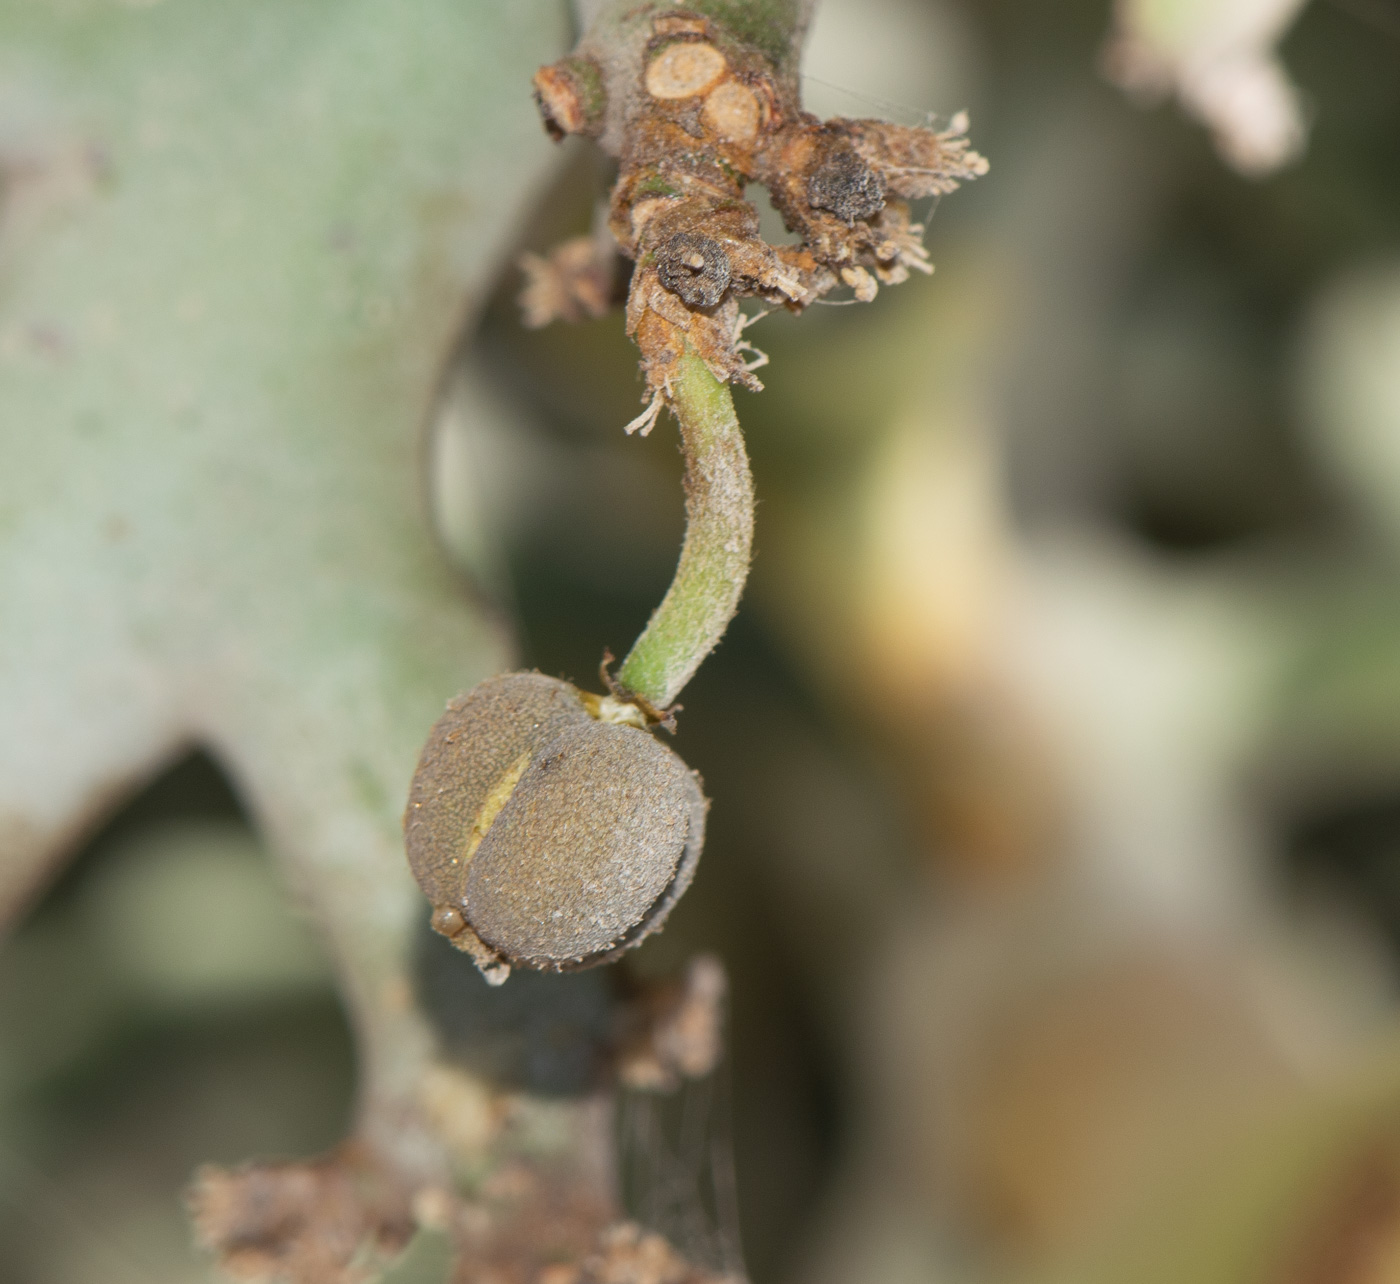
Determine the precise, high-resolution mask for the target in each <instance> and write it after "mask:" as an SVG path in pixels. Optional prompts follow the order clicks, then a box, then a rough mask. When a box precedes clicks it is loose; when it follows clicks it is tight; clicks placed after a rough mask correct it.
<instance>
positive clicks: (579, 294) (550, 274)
mask: <svg viewBox="0 0 1400 1284" xmlns="http://www.w3.org/2000/svg"><path fill="white" fill-rule="evenodd" d="M616 258H617V251H616V249H615V248H614V246H613V245H612V242H611V239H610V238H609V239H607V240H604V239H602V238H600V237H596V236H576V237H574V238H572V239H571V240H568V241H565V242H563V243H562V244H560V245H556V246H555V247H554V248H553V249H552V250H550V252H549V253H548V254H547V255H539V254H523V255H521V257H520V270H521V271H522V272H523V273H524V274H525V285H524V287H523V288H522V289H521V291H520V311H521V315H522V318H523V320H524V322H525V324H526V325H527V326H529V327H530V328H531V329H532V330H533V329H538V328H539V327H540V326H544V325H548V324H549V323H550V322H551V321H582V320H584V319H585V318H587V317H601V316H605V315H606V314H607V311H608V309H609V308H611V307H612V303H613V276H614V268H615V260H616Z"/></svg>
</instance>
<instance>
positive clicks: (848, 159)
mask: <svg viewBox="0 0 1400 1284" xmlns="http://www.w3.org/2000/svg"><path fill="white" fill-rule="evenodd" d="M807 203H808V204H809V205H811V206H812V207H813V208H814V209H819V210H828V211H830V212H831V213H832V214H835V215H836V217H837V218H839V219H840V220H841V221H842V222H843V223H844V224H845V225H846V226H847V227H853V226H854V225H855V221H856V219H858V218H870V217H871V215H873V214H878V213H879V212H880V211H881V210H882V209H884V208H885V180H884V178H883V177H882V176H881V175H880V174H879V173H877V172H876V171H875V170H873V169H871V168H870V166H869V165H867V164H866V163H865V162H864V161H863V160H861V158H860V157H859V156H857V155H856V153H855V152H853V151H851V150H849V149H848V148H845V147H843V148H840V149H839V150H837V151H833V152H832V153H831V154H830V155H829V156H828V157H827V158H826V160H824V161H823V162H822V163H821V164H820V165H819V166H818V167H817V168H816V169H815V170H814V171H813V172H812V176H811V178H809V179H808V180H807Z"/></svg>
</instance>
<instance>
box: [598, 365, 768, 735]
mask: <svg viewBox="0 0 1400 1284" xmlns="http://www.w3.org/2000/svg"><path fill="white" fill-rule="evenodd" d="M671 394H672V396H671V409H672V412H673V413H674V414H675V416H676V421H677V423H678V424H679V425H680V430H681V451H682V453H683V454H684V456H685V513H686V528H685V542H684V544H683V545H682V546H681V556H680V561H679V563H678V564H677V566H676V577H675V579H674V580H672V581H671V587H670V588H669V589H668V590H667V592H666V596H665V597H664V598H663V599H662V601H661V605H660V606H658V607H657V608H656V610H655V611H653V612H652V616H651V619H650V620H649V621H648V622H647V626H646V628H645V629H643V630H642V635H641V636H640V637H639V638H638V639H637V641H636V642H635V643H634V644H633V646H632V650H631V651H630V652H629V653H628V656H627V658H626V659H625V660H624V661H623V662H622V667H621V668H620V669H619V670H618V673H617V680H618V682H619V683H620V684H621V685H622V686H623V687H624V688H625V689H626V690H627V691H629V692H631V693H632V694H634V695H638V696H640V697H642V699H643V700H645V701H647V702H648V703H649V704H651V705H652V706H653V707H654V708H655V709H657V710H665V709H666V708H667V707H668V706H669V705H671V704H672V703H673V702H674V701H675V699H676V697H677V696H678V695H679V694H680V693H681V689H682V688H683V687H684V686H685V684H686V683H687V682H689V681H690V679H691V677H692V675H693V674H694V673H695V670H696V669H697V668H699V666H700V661H701V660H703V659H704V658H705V657H706V656H707V655H709V653H710V652H711V651H712V650H714V648H715V644H716V643H717V642H718V641H719V640H720V638H721V637H722V636H723V634H724V630H725V628H726V627H727V626H728V624H729V621H730V620H731V619H733V618H734V612H735V610H736V609H737V608H738V605H739V597H740V595H741V594H742V593H743V591H744V581H745V579H747V578H748V574H749V556H750V551H751V549H752V546H753V477H752V476H751V474H750V473H749V458H748V455H747V454H746V453H745V451H744V438H743V434H742V433H741V432H740V431H739V419H738V416H737V415H735V413H734V398H733V396H732V395H731V394H730V391H729V387H728V385H727V384H723V383H721V382H720V381H719V380H718V379H716V378H715V377H714V375H712V374H711V373H710V369H709V367H708V366H707V365H706V364H705V363H704V362H703V361H702V360H701V359H700V358H699V357H698V356H696V354H695V353H694V352H692V351H691V350H690V349H689V348H687V349H686V352H685V355H684V356H683V357H682V358H681V367H680V374H679V376H678V377H677V378H676V379H675V380H674V381H673V382H672V385H671Z"/></svg>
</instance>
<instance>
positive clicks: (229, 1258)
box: [187, 1148, 417, 1284]
mask: <svg viewBox="0 0 1400 1284" xmlns="http://www.w3.org/2000/svg"><path fill="white" fill-rule="evenodd" d="M187 1202H188V1204H189V1208H190V1213H191V1216H192V1218H193V1220H194V1228H195V1238H196V1240H197V1242H198V1243H199V1245H200V1247H201V1248H204V1249H206V1250H209V1251H211V1252H215V1253H217V1254H218V1256H219V1264H220V1266H221V1267H222V1268H223V1269H224V1271H226V1272H227V1273H228V1274H229V1275H231V1276H232V1277H233V1278H235V1279H243V1280H274V1279H287V1280H296V1281H298V1284H357V1281H361V1280H367V1279H371V1278H374V1276H375V1275H376V1273H377V1272H376V1271H375V1269H374V1267H375V1264H376V1262H377V1263H378V1264H379V1265H382V1264H383V1263H384V1262H385V1261H387V1260H389V1259H392V1258H393V1257H395V1256H397V1255H398V1254H399V1253H400V1252H401V1251H402V1250H403V1249H404V1247H405V1246H406V1245H407V1244H408V1241H409V1240H410V1239H411V1238H412V1236H413V1233H414V1231H415V1230H416V1229H417V1227H416V1225H415V1223H414V1219H413V1215H412V1212H411V1210H410V1208H409V1204H408V1200H407V1197H406V1195H405V1192H404V1188H403V1186H402V1184H400V1183H398V1182H395V1181H393V1180H392V1179H390V1178H389V1176H388V1175H387V1174H386V1173H384V1172H382V1171H381V1170H380V1169H379V1168H377V1167H376V1166H375V1165H374V1164H372V1163H371V1162H369V1161H368V1160H367V1159H365V1158H362V1157H360V1156H358V1155H357V1154H355V1153H354V1151H353V1150H352V1149H351V1148H342V1149H341V1150H338V1151H333V1152H331V1153H330V1154H329V1155H327V1156H325V1157H324V1158H321V1159H316V1160H309V1161H306V1162H303V1163H286V1164H250V1165H247V1166H246V1167H244V1168H241V1169H226V1168H218V1167H215V1166H214V1165H206V1166H205V1167H203V1168H201V1169H200V1170H199V1171H198V1172H197V1173H196V1174H195V1178H194V1182H193V1184H192V1186H191V1188H190V1192H189V1195H188V1197H187Z"/></svg>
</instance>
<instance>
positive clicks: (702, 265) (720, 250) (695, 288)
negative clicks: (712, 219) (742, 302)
mask: <svg viewBox="0 0 1400 1284" xmlns="http://www.w3.org/2000/svg"><path fill="white" fill-rule="evenodd" d="M656 273H657V275H658V276H659V277H660V278H661V284H662V285H664V286H665V287H666V288H667V289H668V290H670V291H671V293H672V294H674V295H677V296H678V297H679V298H680V299H681V301H682V302H683V303H685V304H686V306H687V307H692V308H709V307H713V306H714V305H715V304H716V303H718V302H719V301H720V299H721V298H723V296H724V292H725V291H726V290H727V289H728V288H729V256H728V255H727V254H725V252H724V247H723V246H721V245H720V243H719V242H718V241H716V240H714V239H713V238H712V237H708V236H702V235H700V234H699V233H698V232H677V233H676V234H675V235H674V236H673V237H672V238H671V239H670V240H669V241H667V242H666V244H665V245H663V246H662V247H661V249H660V250H658V251H657V255H656Z"/></svg>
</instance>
